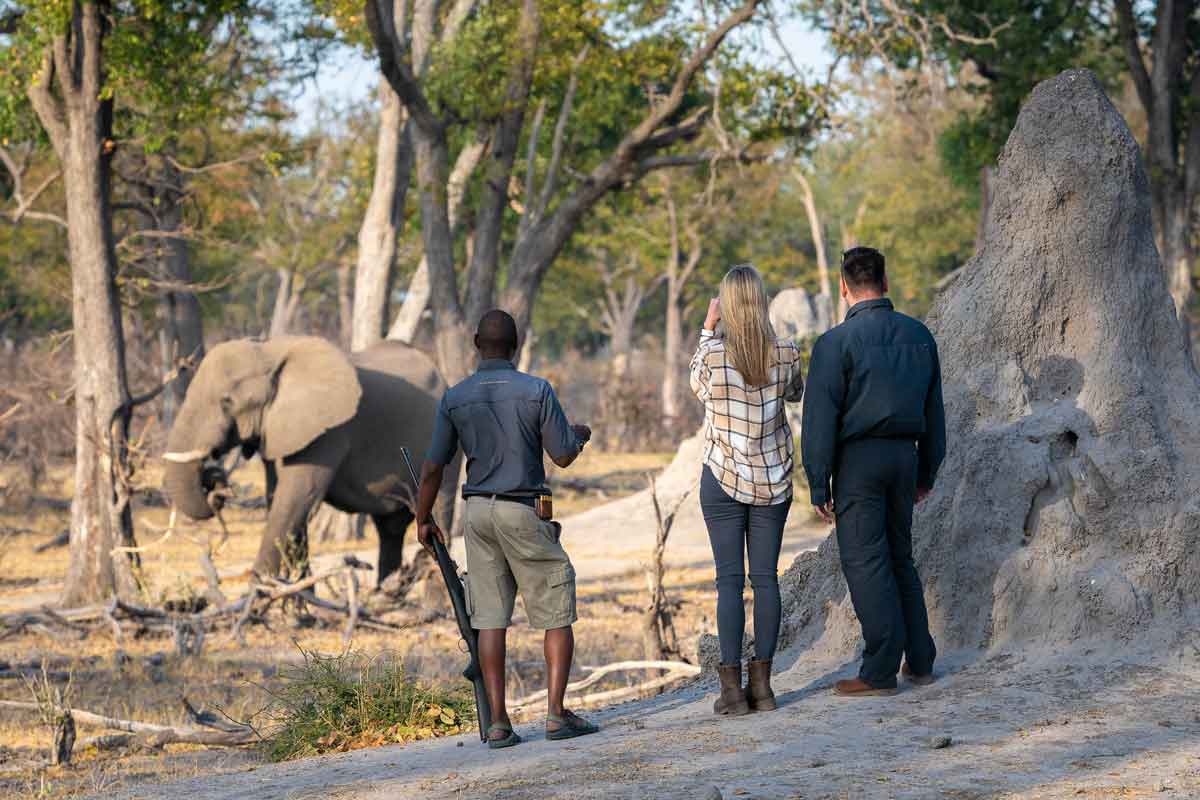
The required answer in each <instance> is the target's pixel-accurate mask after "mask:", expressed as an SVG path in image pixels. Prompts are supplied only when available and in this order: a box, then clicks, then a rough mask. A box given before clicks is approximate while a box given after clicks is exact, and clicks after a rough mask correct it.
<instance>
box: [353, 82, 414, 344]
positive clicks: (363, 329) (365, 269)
mask: <svg viewBox="0 0 1200 800" xmlns="http://www.w3.org/2000/svg"><path fill="white" fill-rule="evenodd" d="M379 107H380V111H379V138H378V141H377V143H376V146H375V181H374V183H373V184H372V187H371V199H370V200H369V201H368V203H367V211H366V213H365V214H364V215H363V222H362V226H361V227H360V228H359V231H358V266H357V268H356V269H355V272H354V313H353V317H352V320H353V322H352V325H351V336H350V349H351V350H362V349H363V348H366V347H370V346H371V345H373V344H375V343H376V342H378V341H379V340H380V339H381V338H383V330H384V322H385V320H386V318H387V307H388V289H389V288H390V286H391V282H392V271H393V269H394V268H395V264H396V240H397V238H398V237H399V235H400V227H401V225H402V224H403V221H404V202H405V199H406V197H407V195H408V182H409V177H410V175H411V173H412V146H411V142H410V139H409V134H408V126H407V118H408V115H407V113H406V112H405V109H404V104H403V103H401V102H400V98H399V97H397V96H396V92H395V91H394V90H393V89H392V87H391V86H390V85H389V84H388V82H387V81H380V83H379Z"/></svg>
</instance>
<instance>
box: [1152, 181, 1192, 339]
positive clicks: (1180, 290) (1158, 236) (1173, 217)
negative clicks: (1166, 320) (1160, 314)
mask: <svg viewBox="0 0 1200 800" xmlns="http://www.w3.org/2000/svg"><path fill="white" fill-rule="evenodd" d="M1153 194H1154V211H1155V214H1154V222H1155V225H1154V228H1155V232H1154V233H1155V236H1154V238H1155V243H1156V244H1157V245H1158V253H1159V257H1160V258H1162V262H1163V268H1164V269H1165V270H1166V271H1167V286H1168V287H1169V288H1170V290H1171V299H1172V300H1173V301H1174V302H1175V314H1176V315H1177V316H1178V317H1179V322H1180V324H1181V325H1182V326H1183V333H1184V340H1185V341H1189V346H1190V336H1191V325H1190V320H1189V315H1188V309H1189V307H1190V306H1191V303H1192V297H1193V296H1194V294H1195V288H1194V286H1193V284H1192V256H1193V254H1192V247H1191V225H1190V224H1189V219H1188V216H1189V214H1188V203H1187V200H1186V198H1185V197H1184V196H1183V192H1182V191H1181V190H1180V189H1178V188H1176V187H1174V186H1172V185H1170V184H1167V183H1166V182H1165V181H1162V182H1159V183H1158V184H1155V185H1154V187H1153Z"/></svg>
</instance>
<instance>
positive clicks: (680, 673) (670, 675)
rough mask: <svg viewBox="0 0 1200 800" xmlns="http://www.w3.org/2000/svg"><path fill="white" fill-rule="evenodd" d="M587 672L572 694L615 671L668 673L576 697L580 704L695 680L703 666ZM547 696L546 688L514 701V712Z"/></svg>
mask: <svg viewBox="0 0 1200 800" xmlns="http://www.w3.org/2000/svg"><path fill="white" fill-rule="evenodd" d="M584 669H585V670H588V671H590V673H591V674H590V675H588V676H587V677H586V678H584V679H583V680H581V681H576V682H575V683H569V684H567V694H568V695H570V694H572V693H575V692H580V691H582V690H584V689H588V688H591V687H592V686H595V685H596V684H597V683H599V682H600V681H601V680H603V679H604V678H605V677H606V676H608V675H611V674H612V673H614V672H627V671H631V670H648V669H659V670H667V674H666V675H664V676H660V677H658V678H654V679H652V680H649V681H646V682H645V683H640V684H637V685H636V686H626V687H622V688H619V689H612V690H610V691H605V692H598V693H596V694H592V695H584V696H583V697H574V698H572V701H573V702H576V703H587V702H603V701H605V700H611V699H613V698H620V697H627V696H635V695H636V694H638V693H639V692H642V691H648V690H650V689H654V688H658V687H660V686H666V685H667V684H670V683H674V682H675V681H678V680H682V679H684V678H691V677H695V676H696V675H699V674H700V667H698V666H696V665H695V664H688V663H685V662H682V661H618V662H615V663H612V664H605V665H604V666H600V667H584ZM546 695H547V692H546V690H545V689H542V690H541V691H537V692H534V693H533V694H531V695H529V696H528V697H523V698H521V699H520V700H515V701H513V702H512V703H510V707H511V708H513V709H514V710H516V709H520V708H523V707H527V706H530V705H533V704H534V703H538V702H541V701H543V700H545V699H546Z"/></svg>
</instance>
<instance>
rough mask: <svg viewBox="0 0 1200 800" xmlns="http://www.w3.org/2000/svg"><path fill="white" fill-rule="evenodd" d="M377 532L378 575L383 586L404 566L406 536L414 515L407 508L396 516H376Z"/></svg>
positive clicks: (373, 517) (402, 509)
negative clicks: (388, 578)
mask: <svg viewBox="0 0 1200 800" xmlns="http://www.w3.org/2000/svg"><path fill="white" fill-rule="evenodd" d="M371 519H372V520H374V522H375V531H376V532H377V533H378V534H379V565H378V569H377V570H376V574H377V576H378V579H379V584H380V585H382V584H383V581H384V580H385V579H386V578H387V576H389V575H391V574H392V573H393V572H395V571H396V570H398V569H400V567H402V566H403V565H404V557H403V555H402V551H403V550H404V534H405V532H407V531H408V526H409V525H410V524H412V521H413V513H412V512H411V511H409V510H408V507H407V506H404V507H401V509H400V510H399V511H397V512H395V513H394V514H386V515H384V514H375V515H372V517H371Z"/></svg>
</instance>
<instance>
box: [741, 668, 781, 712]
mask: <svg viewBox="0 0 1200 800" xmlns="http://www.w3.org/2000/svg"><path fill="white" fill-rule="evenodd" d="M747 672H748V674H749V683H747V684H746V700H747V701H748V702H749V704H750V708H751V709H752V710H754V711H774V710H775V708H776V705H775V693H774V692H773V691H771V659H767V660H766V661H757V660H753V661H751V662H750V668H749V669H748V670H747Z"/></svg>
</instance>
